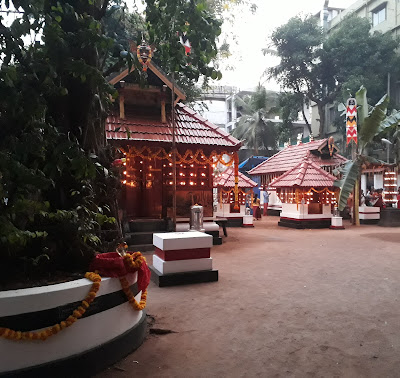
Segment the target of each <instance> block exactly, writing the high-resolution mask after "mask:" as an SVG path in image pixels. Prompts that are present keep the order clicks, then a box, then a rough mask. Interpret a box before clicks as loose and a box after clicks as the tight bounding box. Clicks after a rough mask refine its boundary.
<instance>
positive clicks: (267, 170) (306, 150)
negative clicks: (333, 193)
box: [249, 137, 347, 215]
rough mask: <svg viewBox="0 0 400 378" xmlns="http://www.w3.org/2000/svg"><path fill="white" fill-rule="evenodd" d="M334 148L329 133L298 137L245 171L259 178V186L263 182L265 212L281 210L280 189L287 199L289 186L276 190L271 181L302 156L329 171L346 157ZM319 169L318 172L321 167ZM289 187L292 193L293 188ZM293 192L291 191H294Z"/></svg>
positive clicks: (295, 165)
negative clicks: (266, 202)
mask: <svg viewBox="0 0 400 378" xmlns="http://www.w3.org/2000/svg"><path fill="white" fill-rule="evenodd" d="M338 151H339V150H338V148H337V147H336V145H335V144H334V140H333V138H332V137H330V138H326V139H320V140H311V141H310V142H307V143H301V138H299V140H298V142H297V145H288V146H286V147H285V148H284V149H283V150H281V151H279V152H278V153H276V154H275V155H273V156H272V157H270V158H269V159H268V160H266V161H264V162H263V163H261V164H259V165H258V166H256V167H255V168H253V169H251V170H250V171H249V174H250V176H252V177H253V176H254V177H255V181H256V180H259V182H260V183H261V186H262V187H263V186H266V187H267V188H268V192H269V193H270V198H269V205H268V214H271V215H279V214H280V212H281V211H282V210H283V207H282V201H281V195H282V193H284V195H285V200H286V199H287V197H286V195H289V188H287V189H285V190H284V191H283V192H282V190H279V193H277V189H276V188H275V186H274V185H273V184H272V182H277V181H274V180H276V179H277V178H279V177H281V176H282V175H283V174H285V173H286V172H288V171H290V170H292V169H293V168H295V167H298V168H299V163H300V162H303V160H305V159H306V160H307V161H309V162H312V163H314V165H316V166H317V167H319V168H321V169H322V170H323V171H325V172H327V173H330V174H332V172H333V170H334V169H335V168H337V167H339V166H340V165H341V164H343V163H345V162H346V161H347V159H346V158H345V157H343V156H341V155H340V154H339V153H338ZM320 173H321V174H322V171H320ZM290 190H292V191H293V193H295V190H294V189H293V188H292V189H290ZM293 193H292V195H294V194H293ZM315 198H317V196H316V197H315ZM318 198H319V196H318ZM321 209H322V208H321Z"/></svg>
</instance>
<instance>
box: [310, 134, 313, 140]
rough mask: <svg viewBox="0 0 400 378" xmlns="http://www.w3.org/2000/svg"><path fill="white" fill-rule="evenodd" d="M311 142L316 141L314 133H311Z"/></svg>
mask: <svg viewBox="0 0 400 378" xmlns="http://www.w3.org/2000/svg"><path fill="white" fill-rule="evenodd" d="M310 142H314V135H313V133H310Z"/></svg>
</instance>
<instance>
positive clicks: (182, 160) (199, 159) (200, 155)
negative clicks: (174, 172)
mask: <svg viewBox="0 0 400 378" xmlns="http://www.w3.org/2000/svg"><path fill="white" fill-rule="evenodd" d="M125 153H126V155H127V156H128V159H130V158H134V157H136V156H139V157H141V158H142V159H157V160H163V159H165V160H168V161H169V162H170V163H172V152H167V151H166V150H165V149H164V148H157V149H154V150H153V149H151V148H149V147H147V146H144V147H142V148H136V147H130V148H129V151H127V152H125ZM224 155H228V156H230V159H229V160H228V161H225V160H224V158H223V157H224ZM233 161H234V157H233V156H232V152H228V151H222V152H220V153H218V152H216V151H212V152H211V153H210V154H209V155H208V157H207V155H206V154H205V153H204V152H203V150H201V149H199V150H196V152H193V151H192V150H186V152H185V153H184V154H182V155H181V154H180V153H179V152H178V151H177V152H176V164H193V163H197V164H210V165H212V164H217V163H221V164H222V165H225V166H227V167H229V166H231V165H232V164H233Z"/></svg>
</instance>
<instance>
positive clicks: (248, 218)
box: [243, 215, 253, 226]
mask: <svg viewBox="0 0 400 378" xmlns="http://www.w3.org/2000/svg"><path fill="white" fill-rule="evenodd" d="M252 225H253V216H252V215H243V226H252Z"/></svg>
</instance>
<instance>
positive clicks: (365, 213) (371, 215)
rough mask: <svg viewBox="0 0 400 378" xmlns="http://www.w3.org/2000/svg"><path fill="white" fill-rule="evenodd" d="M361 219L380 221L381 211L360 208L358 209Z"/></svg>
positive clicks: (377, 208)
mask: <svg viewBox="0 0 400 378" xmlns="http://www.w3.org/2000/svg"><path fill="white" fill-rule="evenodd" d="M358 212H359V218H360V219H380V218H381V209H380V207H374V206H360V207H359V209H358Z"/></svg>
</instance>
